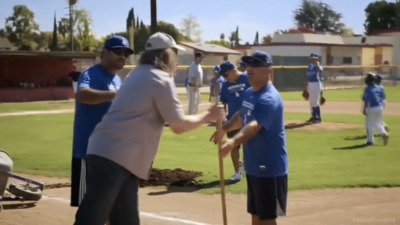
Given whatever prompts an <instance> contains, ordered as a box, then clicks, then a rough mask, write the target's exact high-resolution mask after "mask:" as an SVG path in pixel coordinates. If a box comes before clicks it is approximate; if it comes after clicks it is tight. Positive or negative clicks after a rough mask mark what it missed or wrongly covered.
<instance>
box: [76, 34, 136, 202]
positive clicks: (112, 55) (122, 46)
mask: <svg viewBox="0 0 400 225" xmlns="http://www.w3.org/2000/svg"><path fill="white" fill-rule="evenodd" d="M132 53H133V50H132V49H130V48H129V42H128V40H127V39H126V38H124V37H121V36H111V37H109V38H108V39H107V40H106V42H105V43H104V48H103V50H102V53H101V62H100V63H99V64H96V65H94V66H92V67H89V68H88V69H86V70H84V71H83V72H82V74H80V75H79V78H78V83H77V92H76V94H75V117H74V134H73V144H72V167H71V206H79V204H80V202H81V200H82V198H83V196H84V194H85V192H86V181H87V178H86V174H87V170H86V168H87V166H86V165H87V164H86V163H87V155H86V153H87V146H88V140H89V136H90V135H91V134H92V131H93V130H94V128H95V127H96V125H97V124H98V123H99V122H100V121H101V119H102V118H103V116H104V114H106V112H107V111H108V109H109V108H110V106H111V103H112V101H113V100H114V97H115V96H116V93H117V90H118V89H119V87H120V86H121V79H120V78H119V76H118V74H117V72H118V71H119V70H120V69H122V68H123V67H124V65H125V60H126V58H127V57H129V55H131V54H132Z"/></svg>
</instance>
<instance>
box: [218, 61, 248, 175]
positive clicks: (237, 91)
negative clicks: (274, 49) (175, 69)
mask: <svg viewBox="0 0 400 225" xmlns="http://www.w3.org/2000/svg"><path fill="white" fill-rule="evenodd" d="M219 67H220V68H221V70H220V74H221V76H223V77H224V78H225V80H226V82H224V83H223V84H222V88H221V95H220V101H221V102H222V103H223V104H224V108H225V111H226V110H228V113H227V116H226V119H227V120H229V119H231V118H232V116H233V115H234V114H235V113H236V112H237V111H238V110H239V108H240V107H241V106H242V101H243V94H244V92H245V91H246V90H247V88H249V87H250V84H249V82H248V81H247V74H246V73H242V72H240V71H239V70H238V69H237V68H236V66H235V64H234V63H232V62H229V61H226V62H223V63H222V64H221V65H220V66H219ZM226 106H228V107H226ZM238 131H239V129H236V130H232V131H230V132H228V134H227V135H228V137H233V136H235V134H236V133H237V132H238ZM239 149H240V145H237V146H235V148H234V149H233V150H232V151H231V159H232V163H233V168H234V170H235V172H234V174H233V175H232V176H231V178H230V180H233V181H238V180H240V179H241V178H242V174H241V173H240V171H239V164H240V162H239V159H240V152H239Z"/></svg>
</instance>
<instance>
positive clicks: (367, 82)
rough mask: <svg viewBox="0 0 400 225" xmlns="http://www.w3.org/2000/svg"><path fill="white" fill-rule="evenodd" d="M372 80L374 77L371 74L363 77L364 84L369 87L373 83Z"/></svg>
mask: <svg viewBox="0 0 400 225" xmlns="http://www.w3.org/2000/svg"><path fill="white" fill-rule="evenodd" d="M374 80H375V75H374V74H372V73H368V74H367V76H366V77H365V84H366V85H371V84H373V83H374Z"/></svg>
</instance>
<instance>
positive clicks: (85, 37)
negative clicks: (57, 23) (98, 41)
mask: <svg viewBox="0 0 400 225" xmlns="http://www.w3.org/2000/svg"><path fill="white" fill-rule="evenodd" d="M91 25H92V18H91V15H90V13H89V11H87V10H86V9H75V10H74V25H73V27H74V30H75V33H76V39H77V40H78V43H77V45H76V48H77V50H81V51H82V50H84V51H89V50H90V48H91V47H93V44H94V43H95V41H94V40H93V39H95V37H94V35H93V32H92V30H91V28H90V27H91Z"/></svg>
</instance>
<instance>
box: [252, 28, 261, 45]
mask: <svg viewBox="0 0 400 225" xmlns="http://www.w3.org/2000/svg"><path fill="white" fill-rule="evenodd" d="M253 44H255V45H258V44H260V41H259V38H258V31H257V33H256V37H255V38H254V42H253Z"/></svg>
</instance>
